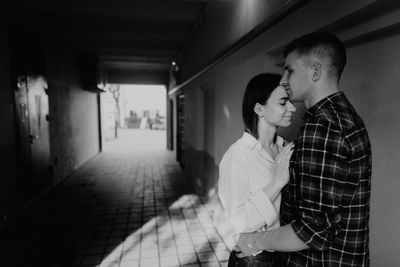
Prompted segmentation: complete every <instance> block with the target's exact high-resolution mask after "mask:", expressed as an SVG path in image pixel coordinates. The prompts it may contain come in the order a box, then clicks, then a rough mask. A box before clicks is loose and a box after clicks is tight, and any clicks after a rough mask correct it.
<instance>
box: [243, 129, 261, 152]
mask: <svg viewBox="0 0 400 267" xmlns="http://www.w3.org/2000/svg"><path fill="white" fill-rule="evenodd" d="M242 141H243V143H245V144H246V145H248V146H249V147H250V148H251V149H254V148H257V149H258V150H259V149H261V148H262V146H261V144H260V142H258V140H257V139H255V138H254V136H252V135H251V134H249V133H247V132H244V133H243V136H242Z"/></svg>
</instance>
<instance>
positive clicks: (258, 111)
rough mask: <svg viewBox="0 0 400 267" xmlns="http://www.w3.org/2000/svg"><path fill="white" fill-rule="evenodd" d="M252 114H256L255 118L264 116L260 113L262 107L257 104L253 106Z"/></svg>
mask: <svg viewBox="0 0 400 267" xmlns="http://www.w3.org/2000/svg"><path fill="white" fill-rule="evenodd" d="M253 110H254V112H255V113H256V114H257V116H259V117H262V116H264V114H263V112H262V106H261V105H260V104H259V103H256V104H255V105H254V109H253Z"/></svg>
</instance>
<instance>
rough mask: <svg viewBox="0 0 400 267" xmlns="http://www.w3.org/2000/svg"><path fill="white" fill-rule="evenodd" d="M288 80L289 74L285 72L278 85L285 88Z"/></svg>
mask: <svg viewBox="0 0 400 267" xmlns="http://www.w3.org/2000/svg"><path fill="white" fill-rule="evenodd" d="M288 78H289V72H288V71H287V70H285V72H284V73H283V75H282V78H281V80H280V82H279V84H280V85H282V86H284V87H285V88H286V87H287V86H288Z"/></svg>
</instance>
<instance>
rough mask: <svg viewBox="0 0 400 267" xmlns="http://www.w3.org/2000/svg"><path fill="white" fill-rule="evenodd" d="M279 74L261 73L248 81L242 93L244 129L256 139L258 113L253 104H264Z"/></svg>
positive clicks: (278, 79) (276, 85)
mask: <svg viewBox="0 0 400 267" xmlns="http://www.w3.org/2000/svg"><path fill="white" fill-rule="evenodd" d="M280 79H281V75H279V74H274V73H261V74H258V75H256V76H254V77H253V78H251V80H250V81H249V83H248V84H247V87H246V91H245V92H244V95H243V102H242V116H243V122H244V126H245V131H246V132H247V133H249V134H251V135H252V136H254V138H256V139H258V115H257V114H256V113H255V112H254V106H255V105H256V104H257V103H259V104H260V105H265V103H267V100H268V98H269V97H270V95H271V93H272V91H274V89H275V88H276V87H278V85H279V81H280Z"/></svg>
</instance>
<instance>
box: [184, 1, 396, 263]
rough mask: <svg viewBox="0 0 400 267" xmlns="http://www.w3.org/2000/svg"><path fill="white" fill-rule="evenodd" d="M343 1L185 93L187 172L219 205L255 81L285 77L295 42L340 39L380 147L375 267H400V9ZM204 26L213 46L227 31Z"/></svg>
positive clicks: (207, 74)
mask: <svg viewBox="0 0 400 267" xmlns="http://www.w3.org/2000/svg"><path fill="white" fill-rule="evenodd" d="M339 2H340V3H339V4H338V2H337V1H307V2H306V3H304V4H303V5H302V6H301V7H300V8H298V9H296V10H295V11H294V12H292V13H290V14H289V15H288V16H286V17H284V18H282V19H280V20H279V21H278V22H276V23H274V24H273V25H271V27H269V28H268V29H266V30H265V32H263V33H262V34H261V35H259V36H258V37H257V38H255V39H253V40H252V41H251V42H249V43H248V44H246V45H245V46H243V47H241V48H240V49H238V50H237V51H235V52H234V53H232V54H231V55H229V56H228V57H226V58H225V59H223V60H222V61H221V62H218V64H216V65H213V66H212V67H211V68H209V69H207V70H206V71H204V72H202V73H201V74H200V75H198V76H195V78H194V79H192V80H190V82H188V83H186V84H185V85H184V86H183V87H182V88H181V90H182V91H184V92H185V95H186V101H187V102H186V103H185V106H186V107H190V108H187V109H186V110H185V116H186V118H185V128H186V129H188V130H187V131H186V132H185V140H186V148H187V153H186V155H185V159H184V160H185V166H186V167H185V173H186V174H187V176H188V177H189V179H191V180H192V181H193V184H194V185H195V187H196V188H197V190H198V191H199V192H200V193H202V194H204V195H206V196H208V197H209V198H215V197H216V190H217V182H218V164H219V162H220V160H221V157H222V155H223V153H224V152H225V151H226V149H227V148H228V147H229V145H230V144H232V143H233V142H234V141H236V140H237V139H238V138H239V137H240V136H241V135H242V133H243V126H242V125H243V124H242V118H241V101H242V95H243V92H244V89H245V86H246V84H247V82H248V80H249V79H250V78H251V77H253V76H254V75H256V74H258V73H260V72H279V73H282V69H281V68H280V67H279V65H280V63H282V62H283V57H282V55H281V51H282V49H283V47H284V46H285V44H286V43H287V42H288V41H290V40H291V39H293V38H295V37H297V36H300V35H302V34H305V33H308V32H311V31H315V30H329V31H331V32H334V33H336V34H337V35H338V36H339V38H341V39H342V40H343V41H344V42H345V45H346V47H347V53H348V63H347V66H346V68H345V71H344V74H343V77H342V80H341V83H340V88H341V89H342V90H343V91H344V92H345V93H346V95H347V96H348V98H349V99H350V101H351V102H352V103H353V104H354V106H355V108H356V109H357V110H358V112H359V114H360V115H361V117H362V118H363V119H364V121H365V123H366V127H367V129H368V131H369V134H370V138H371V143H372V150H373V177H372V198H371V201H372V202H371V220H370V227H371V232H370V247H371V266H397V264H398V262H399V261H400V256H399V254H398V253H397V248H398V247H400V240H399V239H398V238H397V237H398V236H400V228H399V227H398V223H399V222H400V212H399V209H398V207H397V205H398V204H397V203H398V202H400V195H399V194H398V188H400V180H399V179H398V177H397V176H398V175H397V171H396V167H397V166H399V165H400V152H399V151H400V142H399V139H398V138H397V135H398V133H399V132H400V126H399V125H400V116H399V111H398V101H399V99H400V98H399V94H400V93H399V85H400V80H399V78H398V77H400V73H399V72H400V53H399V52H398V51H397V50H398V49H397V48H398V47H400V34H399V32H400V31H399V28H400V26H399V25H400V5H399V4H397V3H395V1H339ZM210 8H211V9H212V8H213V7H212V6H211V7H210ZM212 13H213V14H218V11H217V10H214V11H213V12H212ZM222 13H223V14H225V13H224V12H222ZM222 18H223V16H222ZM237 23H239V22H237ZM205 24H206V23H205ZM204 27H207V28H203V29H202V31H201V32H202V33H203V34H204V35H203V37H204V38H203V39H201V38H199V37H198V38H197V40H202V41H203V42H205V41H206V40H207V41H208V42H210V40H213V39H214V38H217V36H219V32H220V31H221V29H218V31H214V30H213V28H212V25H208V26H204ZM207 30H208V35H206V34H205V32H207ZM199 47H201V45H199ZM191 53H193V55H191V54H185V55H184V57H185V59H186V60H188V61H190V59H191V58H196V57H200V55H202V54H203V53H204V52H202V51H201V50H195V49H193V50H192V51H191ZM187 76H188V77H189V76H190V75H187ZM297 107H298V112H297V114H296V118H295V123H294V125H293V127H291V128H290V129H285V130H283V131H281V134H282V135H283V136H284V137H285V138H287V139H288V140H292V139H293V138H295V136H296V132H297V130H298V128H299V125H300V124H301V115H302V113H303V112H304V107H303V106H302V105H301V104H297Z"/></svg>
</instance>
